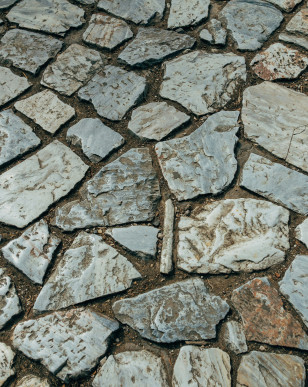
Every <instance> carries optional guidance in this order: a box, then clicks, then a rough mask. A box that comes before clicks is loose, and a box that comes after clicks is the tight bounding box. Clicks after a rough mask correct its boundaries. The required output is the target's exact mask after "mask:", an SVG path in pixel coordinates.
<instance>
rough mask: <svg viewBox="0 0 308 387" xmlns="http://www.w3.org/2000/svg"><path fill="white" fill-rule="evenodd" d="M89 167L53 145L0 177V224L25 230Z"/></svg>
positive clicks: (64, 193)
mask: <svg viewBox="0 0 308 387" xmlns="http://www.w3.org/2000/svg"><path fill="white" fill-rule="evenodd" d="M87 169H88V166H87V165H86V164H84V163H83V161H82V160H81V159H80V158H79V157H78V156H77V155H76V154H75V153H74V152H73V151H71V150H70V149H69V148H68V147H66V146H65V145H63V144H62V143H61V142H59V141H57V140H56V141H54V142H52V143H51V144H49V145H47V146H46V147H45V148H43V149H42V150H40V151H39V152H37V153H36V154H35V155H33V156H31V157H29V158H28V159H27V160H25V161H23V162H21V163H20V164H17V165H16V166H15V167H13V168H11V169H10V170H8V171H7V172H4V173H3V174H2V175H1V176H0V221H1V222H4V223H7V224H10V225H14V226H16V227H20V228H22V227H25V226H27V224H29V223H30V222H32V221H33V220H34V219H36V218H37V217H38V216H40V215H41V214H42V213H43V212H44V211H46V210H47V209H48V207H49V206H50V205H51V204H53V203H54V202H56V201H57V200H59V199H60V198H61V197H63V196H65V195H66V194H67V193H68V192H70V191H71V190H72V189H73V188H74V186H75V185H76V184H77V183H78V182H79V181H80V180H81V179H82V178H83V177H84V175H85V173H86V171H87Z"/></svg>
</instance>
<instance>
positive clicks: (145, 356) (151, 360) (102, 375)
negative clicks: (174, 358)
mask: <svg viewBox="0 0 308 387" xmlns="http://www.w3.org/2000/svg"><path fill="white" fill-rule="evenodd" d="M101 364H102V367H101V369H100V370H99V371H98V373H97V374H96V376H95V378H94V380H93V383H92V386H93V387H101V386H104V387H114V386H125V387H132V386H146V387H168V386H169V384H168V381H167V374H166V371H165V367H164V365H163V362H162V360H161V358H159V357H158V356H155V355H154V354H152V353H151V352H148V351H145V350H143V351H130V352H121V353H118V354H116V355H111V356H109V357H108V359H103V360H102V362H101Z"/></svg>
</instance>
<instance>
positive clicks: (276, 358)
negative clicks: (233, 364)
mask: <svg viewBox="0 0 308 387" xmlns="http://www.w3.org/2000/svg"><path fill="white" fill-rule="evenodd" d="M305 380H306V376H305V362H304V360H303V359H302V358H300V357H298V356H292V355H282V354H278V353H264V352H259V351H252V352H250V353H249V354H248V355H245V356H243V357H242V361H241V363H240V366H239V369H238V373H237V384H236V386H237V387H269V386H281V387H282V386H283V387H304V386H305Z"/></svg>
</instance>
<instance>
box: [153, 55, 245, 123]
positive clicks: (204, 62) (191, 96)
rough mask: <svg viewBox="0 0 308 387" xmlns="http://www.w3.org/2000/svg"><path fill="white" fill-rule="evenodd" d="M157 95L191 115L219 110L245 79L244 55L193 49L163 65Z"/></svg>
mask: <svg viewBox="0 0 308 387" xmlns="http://www.w3.org/2000/svg"><path fill="white" fill-rule="evenodd" d="M164 68H165V72H164V78H163V83H162V85H161V89H160V95H161V96H162V97H163V98H168V99H171V100H172V101H176V102H178V103H180V104H181V105H183V106H184V107H185V108H186V109H188V110H190V111H192V112H193V113H194V114H197V115H203V114H207V113H213V112H215V111H217V110H221V108H223V107H224V106H225V105H226V104H227V103H228V102H229V101H230V100H231V98H236V96H237V95H238V87H239V86H240V85H241V84H242V83H243V81H245V80H246V65H245V58H244V57H242V56H236V55H234V54H232V53H227V54H211V53H208V52H205V51H194V52H190V53H188V54H185V55H182V56H180V57H179V58H176V59H173V60H171V61H169V62H166V63H165V64H164Z"/></svg>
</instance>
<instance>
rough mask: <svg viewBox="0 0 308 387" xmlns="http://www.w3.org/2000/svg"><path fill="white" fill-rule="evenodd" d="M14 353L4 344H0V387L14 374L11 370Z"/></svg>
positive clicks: (12, 369)
mask: <svg viewBox="0 0 308 387" xmlns="http://www.w3.org/2000/svg"><path fill="white" fill-rule="evenodd" d="M14 358H15V353H14V352H13V351H12V349H11V347H9V346H8V345H6V344H4V343H0V386H3V385H4V384H5V382H6V381H7V380H8V379H9V378H10V377H11V376H13V375H14V374H15V370H14V368H13V363H14Z"/></svg>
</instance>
